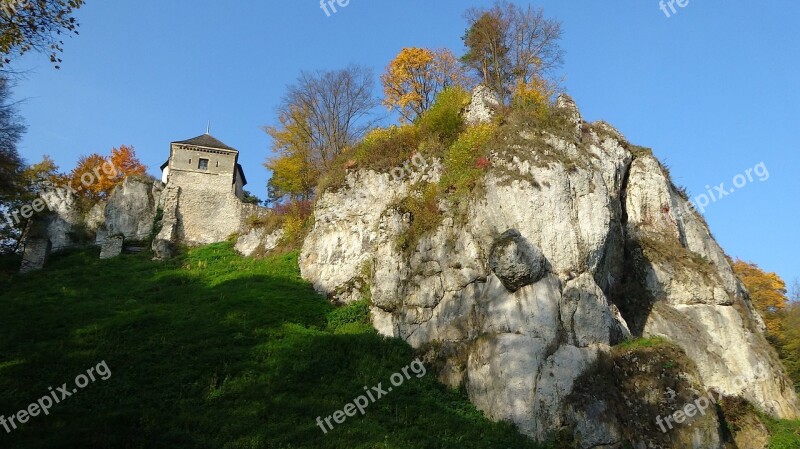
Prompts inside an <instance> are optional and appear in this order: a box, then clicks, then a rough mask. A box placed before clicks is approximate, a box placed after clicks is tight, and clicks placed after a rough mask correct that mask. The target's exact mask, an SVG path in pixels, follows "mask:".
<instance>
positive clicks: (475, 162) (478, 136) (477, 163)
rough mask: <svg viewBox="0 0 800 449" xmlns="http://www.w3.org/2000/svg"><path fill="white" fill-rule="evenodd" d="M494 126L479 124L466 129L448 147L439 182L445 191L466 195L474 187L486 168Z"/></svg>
mask: <svg viewBox="0 0 800 449" xmlns="http://www.w3.org/2000/svg"><path fill="white" fill-rule="evenodd" d="M496 129H497V128H496V126H495V125H492V124H480V125H476V126H473V127H470V128H468V129H467V130H466V131H464V132H463V133H462V134H461V135H460V136H459V137H458V139H457V140H456V141H455V142H453V144H452V145H450V148H448V149H447V153H446V154H445V158H444V172H443V173H442V179H441V181H440V184H441V186H442V187H443V188H444V189H445V190H446V191H450V190H454V191H455V192H458V193H466V192H468V191H470V190H471V189H472V187H474V186H475V182H476V181H477V180H478V178H480V177H481V176H483V173H484V172H485V169H486V167H488V164H487V162H488V160H487V157H486V156H487V153H488V143H489V142H490V141H491V139H492V137H493V136H494V134H495V131H496Z"/></svg>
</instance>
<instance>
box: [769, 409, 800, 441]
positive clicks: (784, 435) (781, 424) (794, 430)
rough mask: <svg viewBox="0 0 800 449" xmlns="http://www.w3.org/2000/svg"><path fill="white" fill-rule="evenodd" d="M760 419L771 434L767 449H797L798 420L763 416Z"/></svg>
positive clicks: (799, 421) (799, 433) (798, 436)
mask: <svg viewBox="0 0 800 449" xmlns="http://www.w3.org/2000/svg"><path fill="white" fill-rule="evenodd" d="M761 420H762V421H763V422H764V424H766V425H767V428H768V429H769V433H770V434H771V435H772V436H771V438H770V441H769V449H797V448H799V447H800V420H795V421H787V420H775V419H772V418H769V417H765V416H762V417H761Z"/></svg>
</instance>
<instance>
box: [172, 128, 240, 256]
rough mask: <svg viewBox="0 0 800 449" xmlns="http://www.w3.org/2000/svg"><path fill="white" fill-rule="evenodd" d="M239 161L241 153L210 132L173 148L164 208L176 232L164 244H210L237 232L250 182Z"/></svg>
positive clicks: (177, 143)
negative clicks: (245, 187)
mask: <svg viewBox="0 0 800 449" xmlns="http://www.w3.org/2000/svg"><path fill="white" fill-rule="evenodd" d="M238 159H239V151H237V150H236V149H235V148H233V147H230V146H228V145H225V144H224V143H222V142H221V141H219V140H218V139H216V138H214V137H213V136H212V135H210V134H208V133H206V134H203V135H201V136H198V137H195V138H193V139H189V140H181V141H177V142H172V143H171V144H170V156H169V160H168V161H167V162H165V163H164V164H163V165H162V166H161V170H162V176H161V178H162V181H163V182H164V183H165V184H166V187H165V188H166V190H167V192H166V193H168V195H166V196H165V198H167V200H165V201H164V204H163V205H162V207H163V210H164V217H165V218H166V217H171V219H170V220H167V221H169V222H170V223H171V227H172V229H171V230H170V232H169V234H170V235H169V236H166V237H165V239H167V240H171V241H176V240H177V241H181V242H184V243H187V244H207V243H215V242H222V241H225V240H226V239H228V238H229V237H230V236H231V234H234V233H236V232H239V230H240V223H241V215H242V202H241V198H242V195H243V192H244V190H243V189H244V186H245V185H246V184H247V179H246V178H245V176H244V171H243V170H242V166H241V165H239V163H238Z"/></svg>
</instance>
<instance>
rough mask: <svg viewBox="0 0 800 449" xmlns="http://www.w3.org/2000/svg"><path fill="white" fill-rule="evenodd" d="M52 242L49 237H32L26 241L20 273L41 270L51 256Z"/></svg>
mask: <svg viewBox="0 0 800 449" xmlns="http://www.w3.org/2000/svg"><path fill="white" fill-rule="evenodd" d="M51 249H52V244H51V243H50V240H49V239H47V238H41V237H32V238H29V239H28V240H27V241H26V242H25V249H24V250H23V252H22V266H21V267H20V269H19V272H20V273H23V274H24V273H30V272H31V271H37V270H41V269H42V268H43V267H44V264H45V263H47V258H48V257H50V251H51Z"/></svg>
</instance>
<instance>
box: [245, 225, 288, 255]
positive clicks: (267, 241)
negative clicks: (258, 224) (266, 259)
mask: <svg viewBox="0 0 800 449" xmlns="http://www.w3.org/2000/svg"><path fill="white" fill-rule="evenodd" d="M284 233H285V232H284V230H283V229H278V230H276V231H273V232H270V233H267V232H266V231H265V230H264V229H261V228H253V229H251V230H250V231H249V232H247V233H246V234H243V235H242V236H241V237H239V238H238V239H237V240H236V245H235V246H234V249H235V250H236V251H238V252H239V254H241V255H243V256H245V257H250V256H252V255H253V254H255V253H256V251H258V250H261V251H263V252H265V253H267V252H269V251H272V250H273V249H275V247H277V246H278V243H280V241H281V239H282V238H283V235H284Z"/></svg>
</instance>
